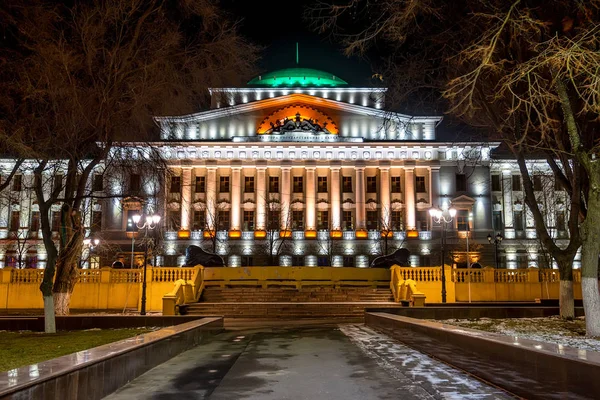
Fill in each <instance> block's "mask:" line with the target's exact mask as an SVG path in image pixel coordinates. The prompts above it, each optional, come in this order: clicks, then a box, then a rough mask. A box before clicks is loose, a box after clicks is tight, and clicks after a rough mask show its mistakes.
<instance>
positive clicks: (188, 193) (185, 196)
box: [181, 167, 192, 231]
mask: <svg viewBox="0 0 600 400" xmlns="http://www.w3.org/2000/svg"><path fill="white" fill-rule="evenodd" d="M181 185H182V186H181V230H183V231H189V230H190V219H191V218H190V217H191V210H192V169H191V168H187V167H186V168H183V169H182V171H181Z"/></svg>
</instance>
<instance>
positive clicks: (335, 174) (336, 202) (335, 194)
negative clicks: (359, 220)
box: [331, 166, 342, 230]
mask: <svg viewBox="0 0 600 400" xmlns="http://www.w3.org/2000/svg"><path fill="white" fill-rule="evenodd" d="M341 206H342V204H341V202H340V167H338V166H335V167H331V229H332V230H341V229H342V218H341V213H342V211H341Z"/></svg>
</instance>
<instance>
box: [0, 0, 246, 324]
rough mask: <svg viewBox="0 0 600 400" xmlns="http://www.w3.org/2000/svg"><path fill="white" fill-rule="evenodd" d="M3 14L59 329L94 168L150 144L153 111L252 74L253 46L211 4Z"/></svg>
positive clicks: (27, 9)
mask: <svg viewBox="0 0 600 400" xmlns="http://www.w3.org/2000/svg"><path fill="white" fill-rule="evenodd" d="M0 13H2V17H3V18H2V20H3V21H4V23H5V24H6V25H7V28H6V29H7V32H10V33H11V35H12V37H11V39H12V40H13V41H14V42H15V43H16V44H15V46H14V47H15V48H16V51H13V52H12V53H14V54H11V57H4V60H5V64H4V67H5V71H6V72H5V73H6V74H7V75H8V76H10V77H11V79H9V80H8V82H10V83H11V84H9V87H8V90H7V92H6V96H7V97H9V95H10V98H11V99H17V100H18V102H20V104H22V106H21V108H22V109H24V110H26V111H27V112H22V113H21V114H26V115H29V116H30V117H31V118H30V120H31V121H33V122H31V125H32V126H35V127H36V130H35V132H30V133H29V134H30V135H35V139H36V141H35V146H34V149H33V152H31V153H29V154H30V155H28V157H31V158H34V159H36V160H37V161H36V162H37V166H36V167H35V176H36V177H37V178H38V180H37V181H36V182H38V184H37V185H36V187H35V192H36V196H37V198H38V203H39V207H40V212H41V226H42V231H43V232H44V238H43V239H44V245H45V247H46V252H47V255H48V259H47V267H46V271H45V274H44V281H43V282H42V284H41V286H40V289H41V291H42V293H43V297H44V307H45V310H46V311H45V312H46V316H47V318H46V322H47V326H46V329H47V331H53V330H54V327H53V325H52V321H53V311H52V310H54V308H55V306H56V312H57V313H60V314H65V313H68V304H69V299H70V293H71V292H72V289H73V285H74V281H75V277H76V272H75V271H76V269H75V266H76V259H77V257H78V256H79V253H80V252H81V246H82V240H83V233H84V230H83V228H82V223H81V212H80V208H81V205H82V202H83V199H84V198H85V197H86V195H85V190H86V182H88V180H89V178H90V174H91V173H92V171H94V169H95V168H96V166H97V165H99V164H101V162H102V161H103V160H105V159H106V158H107V157H108V156H109V155H110V153H111V151H112V149H113V147H114V145H115V143H118V142H119V141H122V140H132V139H135V140H136V141H143V140H144V139H145V140H147V139H148V138H149V136H148V133H150V132H152V129H153V126H154V125H153V121H152V118H151V117H152V115H161V114H170V115H173V114H176V113H188V112H192V111H195V108H196V107H197V104H198V103H199V102H201V101H205V100H206V98H207V92H206V90H205V89H206V88H207V87H208V86H213V85H219V84H220V83H221V82H222V81H223V80H224V79H227V80H228V81H229V82H230V83H231V82H235V81H237V80H238V79H243V78H245V77H247V76H248V75H249V73H251V70H252V64H253V61H254V60H255V59H256V48H255V47H253V46H252V45H250V44H249V43H247V42H246V41H245V40H243V39H242V38H240V37H239V36H238V35H237V34H236V32H235V25H233V24H231V23H230V22H229V21H227V19H226V18H225V17H224V15H223V13H222V12H221V11H220V10H219V9H218V8H217V7H216V4H215V2H213V1H212V0H204V1H198V2H189V1H179V2H163V1H152V2H146V1H141V0H134V1H119V0H109V1H99V0H97V1H92V2H86V3H76V4H71V3H63V2H50V3H48V2H46V3H38V2H35V1H29V0H20V1H15V2H10V4H3V5H2V6H1V9H0ZM190 25H193V26H194V29H190V28H189V27H188V26H190ZM18 102H17V101H13V103H14V104H17V103H18ZM7 103H8V100H5V99H3V101H2V104H7ZM16 114H18V113H16ZM9 122H10V121H9ZM12 126H13V125H11V124H9V123H6V124H3V129H10V130H7V131H4V132H3V136H4V137H8V136H12V135H13V134H14V130H12ZM27 143H29V142H27V141H24V142H23V147H25V145H26V144H27ZM19 144H20V143H19ZM56 159H61V160H65V162H66V163H67V166H66V168H65V173H64V176H65V183H64V188H59V187H56V188H54V190H52V191H51V192H50V194H48V193H46V192H45V191H44V190H43V189H44V188H43V187H42V185H41V178H42V177H43V176H44V175H45V174H47V173H48V168H49V167H51V165H52V163H53V160H56ZM61 193H64V195H61ZM58 202H60V204H61V213H62V217H61V225H62V226H61V235H60V246H58V247H57V246H56V245H55V243H54V242H53V241H52V240H51V236H48V235H47V233H48V232H50V221H49V210H50V208H51V206H52V205H53V204H55V203H58ZM55 271H56V272H57V276H56V279H55V281H54V284H53V282H52V281H53V278H54V275H55ZM55 303H56V304H55Z"/></svg>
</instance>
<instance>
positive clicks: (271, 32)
mask: <svg viewBox="0 0 600 400" xmlns="http://www.w3.org/2000/svg"><path fill="white" fill-rule="evenodd" d="M312 2H313V0H310V1H307V0H279V1H272V0H271V1H269V0H256V1H252V0H222V2H221V4H222V5H223V6H224V7H225V9H226V10H228V11H229V12H230V13H231V14H232V15H233V16H234V17H235V18H237V19H241V20H242V22H241V29H240V33H241V34H243V35H244V36H246V37H248V38H249V39H250V40H252V41H253V42H255V43H257V44H259V45H262V46H264V47H265V51H264V53H263V59H262V60H261V62H260V65H259V67H260V69H261V70H262V71H265V72H266V71H272V70H277V69H281V68H290V67H294V66H295V64H296V42H299V46H300V66H301V67H307V68H316V69H320V70H323V71H326V72H331V73H332V74H334V75H336V76H339V77H340V78H342V79H344V80H345V81H347V82H348V83H350V84H354V85H357V86H364V85H369V84H370V81H371V75H372V72H371V65H370V63H369V62H368V60H364V59H360V58H358V57H351V58H347V57H346V56H344V54H343V53H342V49H341V46H339V45H337V44H335V43H333V42H331V40H330V39H329V38H328V37H326V36H325V35H323V36H319V35H318V34H317V33H315V32H312V31H311V29H310V27H309V26H308V23H307V22H306V21H305V20H304V19H303V12H304V8H305V7H306V6H307V5H308V4H311V3H312Z"/></svg>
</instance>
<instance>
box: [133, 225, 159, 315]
mask: <svg viewBox="0 0 600 400" xmlns="http://www.w3.org/2000/svg"><path fill="white" fill-rule="evenodd" d="M131 219H133V223H134V224H135V226H136V227H137V228H138V229H143V230H144V243H145V246H144V274H143V276H142V306H141V308H140V315H146V264H147V263H148V231H149V230H152V229H154V228H156V227H157V226H158V223H159V222H160V215H158V214H153V215H148V216H146V221H144V223H143V224H142V225H140V221H141V219H142V216H141V215H139V214H136V215H134V216H133V217H132V218H131Z"/></svg>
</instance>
